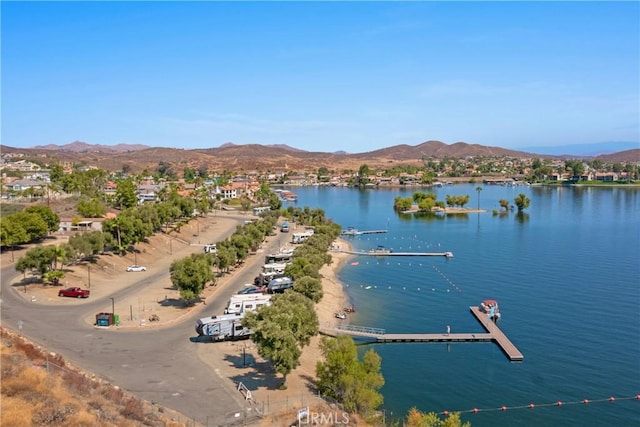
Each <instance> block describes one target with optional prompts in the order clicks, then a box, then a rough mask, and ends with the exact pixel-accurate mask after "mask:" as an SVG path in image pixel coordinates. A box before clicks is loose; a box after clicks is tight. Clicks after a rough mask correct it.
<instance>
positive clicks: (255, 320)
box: [243, 291, 318, 385]
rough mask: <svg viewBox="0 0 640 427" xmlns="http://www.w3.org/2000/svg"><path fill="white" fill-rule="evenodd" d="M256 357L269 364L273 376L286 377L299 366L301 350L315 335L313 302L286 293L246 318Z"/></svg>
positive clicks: (288, 292)
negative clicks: (263, 359) (254, 344)
mask: <svg viewBox="0 0 640 427" xmlns="http://www.w3.org/2000/svg"><path fill="white" fill-rule="evenodd" d="M243 324H244V325H245V326H246V327H248V328H249V329H251V340H252V341H253V342H254V343H256V345H257V347H258V354H260V356H262V357H265V358H267V359H269V360H270V362H271V364H272V365H273V368H274V369H275V370H276V372H278V373H280V374H282V375H283V385H285V384H286V381H287V374H289V373H290V372H291V371H292V370H293V369H294V368H295V367H297V366H298V365H299V364H300V354H301V352H302V351H301V348H302V347H303V346H305V345H308V344H309V342H310V340H311V337H312V336H314V335H316V334H317V333H318V316H317V315H316V312H315V310H314V307H313V302H311V300H310V299H309V298H307V297H305V296H304V295H302V294H299V293H297V292H292V291H287V292H285V293H284V294H280V295H276V296H274V297H273V298H272V304H271V305H270V306H265V307H262V308H260V309H259V310H258V311H257V312H249V313H247V314H246V315H245V318H244V320H243Z"/></svg>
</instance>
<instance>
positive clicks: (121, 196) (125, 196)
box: [114, 178, 138, 209]
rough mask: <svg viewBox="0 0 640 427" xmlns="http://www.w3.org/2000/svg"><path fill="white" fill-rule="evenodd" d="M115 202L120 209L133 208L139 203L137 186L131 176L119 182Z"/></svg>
mask: <svg viewBox="0 0 640 427" xmlns="http://www.w3.org/2000/svg"><path fill="white" fill-rule="evenodd" d="M114 202H115V205H116V206H117V207H119V208H120V209H127V208H132V207H134V206H136V205H137V204H138V194H137V190H136V186H135V184H134V183H133V180H132V179H131V178H127V179H123V180H121V181H119V182H118V188H117V189H116V196H115V200H114Z"/></svg>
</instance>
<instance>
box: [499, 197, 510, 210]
mask: <svg viewBox="0 0 640 427" xmlns="http://www.w3.org/2000/svg"><path fill="white" fill-rule="evenodd" d="M498 203H500V207H501V208H502V209H504V210H506V211H508V210H509V201H508V200H506V199H500V201H499V202H498Z"/></svg>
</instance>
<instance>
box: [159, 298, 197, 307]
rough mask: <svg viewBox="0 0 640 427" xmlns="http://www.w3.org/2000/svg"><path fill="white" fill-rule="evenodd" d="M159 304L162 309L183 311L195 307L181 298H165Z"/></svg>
mask: <svg viewBox="0 0 640 427" xmlns="http://www.w3.org/2000/svg"><path fill="white" fill-rule="evenodd" d="M158 304H160V305H161V306H162V307H174V308H181V309H187V308H191V307H192V306H193V304H188V303H186V302H185V301H184V300H183V299H181V298H165V299H163V300H161V301H158Z"/></svg>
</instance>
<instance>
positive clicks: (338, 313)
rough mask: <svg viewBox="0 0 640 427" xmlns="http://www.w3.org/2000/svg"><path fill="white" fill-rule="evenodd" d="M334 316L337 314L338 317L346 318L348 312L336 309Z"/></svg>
mask: <svg viewBox="0 0 640 427" xmlns="http://www.w3.org/2000/svg"><path fill="white" fill-rule="evenodd" d="M334 316H336V319H346V318H347V313H345V312H344V311H336V312H335V313H334Z"/></svg>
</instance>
